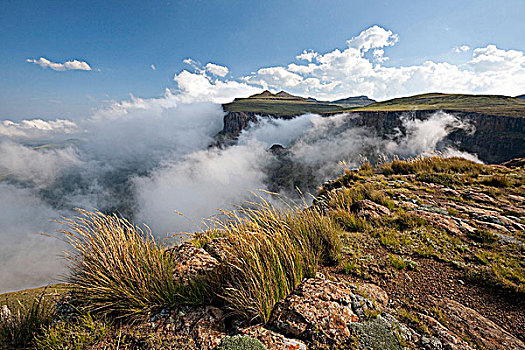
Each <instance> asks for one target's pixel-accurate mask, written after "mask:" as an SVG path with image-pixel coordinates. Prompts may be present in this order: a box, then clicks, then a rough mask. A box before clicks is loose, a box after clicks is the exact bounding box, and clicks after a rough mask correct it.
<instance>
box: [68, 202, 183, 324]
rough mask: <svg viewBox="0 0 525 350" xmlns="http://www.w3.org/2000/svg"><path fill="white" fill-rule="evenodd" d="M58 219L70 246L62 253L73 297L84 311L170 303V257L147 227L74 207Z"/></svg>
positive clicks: (174, 292)
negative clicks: (72, 215) (70, 215)
mask: <svg viewBox="0 0 525 350" xmlns="http://www.w3.org/2000/svg"><path fill="white" fill-rule="evenodd" d="M78 212H79V215H78V216H77V217H75V218H73V219H66V218H64V219H63V220H62V221H60V223H62V224H65V225H67V226H68V228H69V229H68V230H62V231H61V232H62V233H63V234H64V235H65V238H66V241H67V242H68V243H69V245H70V246H71V248H73V249H72V250H73V251H72V252H70V253H66V259H67V261H68V263H69V268H70V272H71V275H70V277H69V281H70V282H71V283H73V284H74V286H75V287H76V297H77V299H78V301H79V303H80V305H82V307H83V308H85V311H88V312H91V311H93V312H97V313H104V314H112V315H114V316H115V317H118V318H121V317H122V318H129V317H133V316H137V315H143V314H147V313H148V312H150V311H152V310H154V309H158V308H163V307H170V306H173V305H175V304H176V303H177V302H178V301H179V298H180V293H179V291H180V289H179V288H178V286H177V285H176V283H175V282H174V280H173V262H172V261H171V260H170V258H169V256H168V255H167V254H165V253H164V247H162V246H161V245H160V244H159V243H158V242H156V241H155V239H154V238H153V236H152V235H151V231H150V230H149V229H148V228H146V230H145V231H144V230H142V229H140V228H138V227H136V226H134V225H132V224H131V223H130V222H129V221H127V220H126V219H123V218H120V217H118V216H117V215H115V214H114V215H104V214H102V213H100V212H89V211H85V210H78Z"/></svg>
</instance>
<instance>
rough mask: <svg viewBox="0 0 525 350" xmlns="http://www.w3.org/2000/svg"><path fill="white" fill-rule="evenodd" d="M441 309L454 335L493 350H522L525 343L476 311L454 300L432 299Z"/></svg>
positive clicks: (524, 347)
mask: <svg viewBox="0 0 525 350" xmlns="http://www.w3.org/2000/svg"><path fill="white" fill-rule="evenodd" d="M434 303H435V304H436V305H437V306H439V307H440V308H441V310H442V311H443V313H444V315H445V317H446V319H447V321H448V327H449V329H452V330H453V331H455V332H456V334H464V335H466V336H467V337H468V338H469V339H470V340H472V341H473V342H474V343H476V344H479V345H483V346H484V347H486V348H487V349H494V350H499V349H501V350H503V349H507V350H518V349H519V350H524V349H525V343H524V342H523V341H521V340H519V339H518V338H516V337H515V336H513V335H512V334H510V333H509V332H507V331H505V330H504V329H503V328H501V327H500V326H498V325H497V324H495V323H494V322H492V321H491V320H489V319H488V318H486V317H483V316H482V315H480V314H479V313H478V312H477V311H475V310H473V309H471V308H469V307H467V306H465V305H463V304H460V303H458V302H456V301H454V300H451V299H448V298H444V299H441V300H437V299H434Z"/></svg>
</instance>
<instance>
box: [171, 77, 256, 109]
mask: <svg viewBox="0 0 525 350" xmlns="http://www.w3.org/2000/svg"><path fill="white" fill-rule="evenodd" d="M173 80H174V81H175V82H176V83H177V86H178V89H179V91H178V93H179V96H180V99H182V100H184V101H186V102H191V101H211V102H215V103H225V102H230V101H232V100H233V99H234V98H236V97H248V96H250V95H253V94H256V93H260V92H261V91H262V89H261V88H260V87H257V86H253V85H250V84H247V83H244V82H238V81H234V80H219V79H213V78H211V77H209V76H208V75H206V74H204V73H202V72H196V73H192V72H189V71H187V70H183V71H182V72H180V73H179V74H176V75H175V76H174V78H173Z"/></svg>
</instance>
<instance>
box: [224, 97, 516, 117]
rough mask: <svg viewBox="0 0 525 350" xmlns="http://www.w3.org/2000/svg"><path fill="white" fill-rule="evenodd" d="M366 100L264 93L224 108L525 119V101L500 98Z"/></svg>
mask: <svg viewBox="0 0 525 350" xmlns="http://www.w3.org/2000/svg"><path fill="white" fill-rule="evenodd" d="M371 102H373V100H370V99H368V98H367V97H366V96H357V97H349V98H346V99H341V100H337V101H332V102H327V101H318V100H315V99H313V98H304V97H300V96H293V95H290V94H288V93H286V92H283V91H281V92H279V93H277V94H272V93H271V92H269V91H264V92H263V93H261V94H257V95H253V96H250V97H248V98H237V99H235V100H234V101H233V102H231V103H227V104H224V105H223V108H224V110H225V111H226V112H245V113H261V114H270V115H276V116H280V115H286V116H294V115H300V114H304V113H322V114H331V113H341V112H355V111H415V110H437V109H443V110H454V111H463V112H477V113H486V114H492V115H501V116H515V117H523V116H525V99H524V98H520V97H508V96H499V95H464V94H441V93H429V94H422V95H415V96H409V97H402V98H396V99H392V100H388V101H383V102H376V103H371Z"/></svg>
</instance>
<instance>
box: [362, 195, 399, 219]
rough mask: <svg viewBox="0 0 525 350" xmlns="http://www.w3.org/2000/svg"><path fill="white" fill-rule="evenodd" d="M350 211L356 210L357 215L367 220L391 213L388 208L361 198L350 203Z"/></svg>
mask: <svg viewBox="0 0 525 350" xmlns="http://www.w3.org/2000/svg"><path fill="white" fill-rule="evenodd" d="M352 211H354V212H356V213H357V215H359V216H362V217H364V218H366V219H368V220H370V219H378V218H380V217H381V216H389V215H391V213H390V210H388V208H387V207H385V206H383V205H381V204H377V203H375V202H372V201H371V200H369V199H363V200H360V201H357V202H355V203H354V204H353V205H352Z"/></svg>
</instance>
